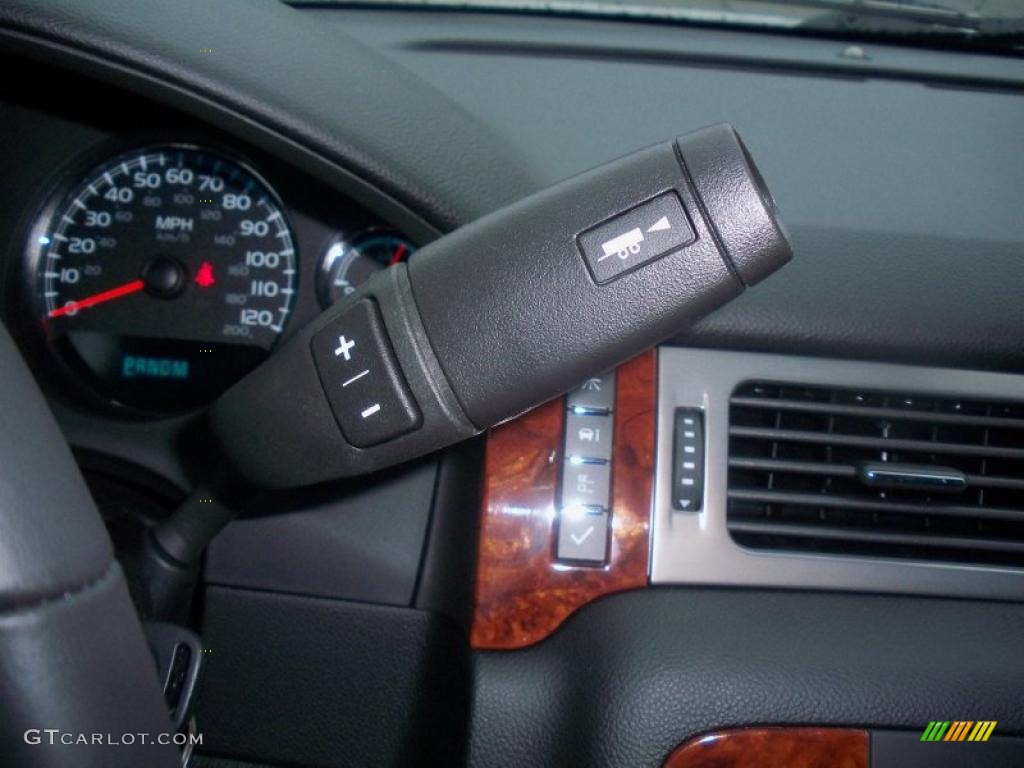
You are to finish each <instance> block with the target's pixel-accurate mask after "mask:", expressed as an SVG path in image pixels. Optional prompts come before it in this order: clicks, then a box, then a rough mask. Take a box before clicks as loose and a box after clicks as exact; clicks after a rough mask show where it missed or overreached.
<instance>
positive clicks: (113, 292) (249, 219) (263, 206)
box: [29, 145, 297, 412]
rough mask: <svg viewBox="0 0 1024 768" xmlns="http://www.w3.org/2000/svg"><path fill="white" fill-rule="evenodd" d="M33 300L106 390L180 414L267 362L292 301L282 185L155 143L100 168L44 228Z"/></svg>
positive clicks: (53, 340) (58, 343)
mask: <svg viewBox="0 0 1024 768" xmlns="http://www.w3.org/2000/svg"><path fill="white" fill-rule="evenodd" d="M31 237H32V242H31V243H30V244H29V258H30V261H29V276H30V280H31V293H32V298H33V301H32V304H33V308H34V311H35V313H36V317H37V319H38V321H39V322H41V323H42V326H43V329H44V331H45V334H46V337H47V340H48V342H49V343H50V345H51V347H52V349H53V350H54V351H55V352H56V353H57V354H58V356H59V357H60V359H61V360H62V361H63V362H64V363H65V364H66V365H67V366H68V367H70V368H71V369H72V370H73V371H74V372H75V373H76V374H77V375H78V376H79V377H80V378H83V379H84V380H85V381H86V382H87V384H88V385H89V386H90V387H91V388H92V389H93V390H94V391H95V392H97V393H98V394H100V395H101V396H103V397H104V398H105V399H107V400H109V401H112V402H114V403H117V404H120V405H124V406H128V407H131V408H135V409H141V410H144V411H161V412H167V411H179V410H184V409H188V408H192V407H195V406H197V405H200V404H203V403H205V402H207V401H209V400H211V399H212V398H214V397H216V396H217V395H218V394H220V392H221V391H223V390H224V389H225V388H227V387H228V386H229V385H231V384H232V383H233V382H234V381H235V380H236V379H238V378H239V377H241V376H242V375H243V374H245V373H246V372H248V371H249V370H250V369H251V368H253V367H254V366H256V365H257V364H258V363H259V362H260V361H261V360H262V359H263V358H264V357H265V356H266V355H267V353H268V351H269V350H270V348H271V347H272V346H273V345H274V343H275V342H276V341H277V339H278V336H279V335H280V333H281V331H282V330H283V329H284V326H285V323H286V322H287V320H288V317H289V314H290V313H291V308H292V299H293V297H294V293H295V286H296V284H297V282H296V264H297V260H296V254H295V244H294V241H293V237H292V232H291V229H290V227H289V225H288V221H287V219H286V216H285V213H284V211H283V210H282V207H281V204H280V203H279V201H278V199H277V197H276V195H275V194H274V193H273V191H272V190H271V189H270V187H269V186H267V184H266V183H265V182H264V181H262V180H261V179H260V178H259V177H258V176H257V175H256V174H255V173H254V172H253V171H251V170H249V169H247V168H246V167H244V166H243V165H242V164H240V163H239V162H237V161H234V160H230V159H228V158H226V157H222V156H220V155H218V154H214V153H213V152H210V151H207V150H203V149H199V148H196V147H187V146H174V145H166V146H154V147H147V148H144V149H140V150H137V151H134V152H131V153H128V154H125V155H121V156H118V157H115V158H113V159H111V160H109V161H108V162H106V163H104V164H102V165H100V166H99V167H97V168H95V169H93V170H92V171H91V172H90V173H88V174H87V175H86V177H85V178H84V179H83V180H81V181H79V182H78V183H77V184H74V185H73V186H72V187H71V190H70V192H68V193H67V194H66V195H64V196H63V197H61V198H59V199H57V200H55V201H54V202H53V203H52V204H51V205H50V207H49V208H48V209H47V211H46V213H45V214H44V216H43V217H42V219H41V220H40V221H39V223H38V224H37V226H36V228H35V230H34V231H33V233H32V236H31Z"/></svg>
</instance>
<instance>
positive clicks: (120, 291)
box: [46, 280, 146, 317]
mask: <svg viewBox="0 0 1024 768" xmlns="http://www.w3.org/2000/svg"><path fill="white" fill-rule="evenodd" d="M145 287H146V284H145V282H143V281H142V280H132V281H131V282H130V283H125V284H124V285H119V286H117V288H111V289H110V290H107V291H101V292H100V293H94V294H93V295H92V296H87V297H85V298H84V299H79V300H78V301H69V302H68V303H67V304H65V305H64V306H63V307H58V308H57V309H51V310H50V311H49V312H48V313H47V315H46V316H47V317H60V316H61V315H68V314H71V313H73V312H77V311H78V310H80V309H88V308H89V307H95V306H96V305H97V304H102V303H104V302H106V301H113V300H114V299H119V298H121V297H122V296H128V295H130V294H133V293H138V292H139V291H141V290H142V289H143V288H145Z"/></svg>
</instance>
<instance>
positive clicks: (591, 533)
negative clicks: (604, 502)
mask: <svg viewBox="0 0 1024 768" xmlns="http://www.w3.org/2000/svg"><path fill="white" fill-rule="evenodd" d="M607 551H608V513H607V512H606V511H605V510H603V509H598V508H587V507H582V508H577V509H572V510H563V511H562V514H561V515H560V517H559V519H558V551H557V553H556V555H557V557H558V559H559V560H569V561H575V562H585V563H589V564H593V565H600V564H602V563H604V561H605V557H606V553H607Z"/></svg>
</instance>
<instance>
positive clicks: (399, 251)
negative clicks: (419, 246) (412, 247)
mask: <svg viewBox="0 0 1024 768" xmlns="http://www.w3.org/2000/svg"><path fill="white" fill-rule="evenodd" d="M403 256H405V243H400V244H399V246H398V248H396V249H395V252H394V254H392V256H391V261H389V262H388V266H389V267H390V266H391V265H392V264H397V263H398V262H400V261H401V260H402V257H403Z"/></svg>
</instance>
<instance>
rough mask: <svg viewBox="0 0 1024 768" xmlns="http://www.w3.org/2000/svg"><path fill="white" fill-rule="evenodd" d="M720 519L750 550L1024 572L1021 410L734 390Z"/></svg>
mask: <svg viewBox="0 0 1024 768" xmlns="http://www.w3.org/2000/svg"><path fill="white" fill-rule="evenodd" d="M727 520H728V527H729V532H730V534H731V535H732V537H733V539H734V540H735V541H736V542H737V543H739V544H741V545H743V546H746V547H750V548H754V549H784V550H799V551H811V552H825V553H839V554H849V555H867V556H875V557H897V558H913V559H925V560H946V561H952V562H968V563H978V564H988V565H1013V566H1024V403H1010V402H1003V401H984V400H969V399H957V398H951V397H950V398H937V397H930V396H919V395H914V394H905V393H896V392H873V391H862V390H853V389H841V388H831V387H814V386H801V385H790V384H779V383H769V382H749V383H745V384H742V385H740V387H738V388H737V390H736V391H735V392H734V393H733V396H732V398H731V401H730V420H729V501H728V517H727Z"/></svg>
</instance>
